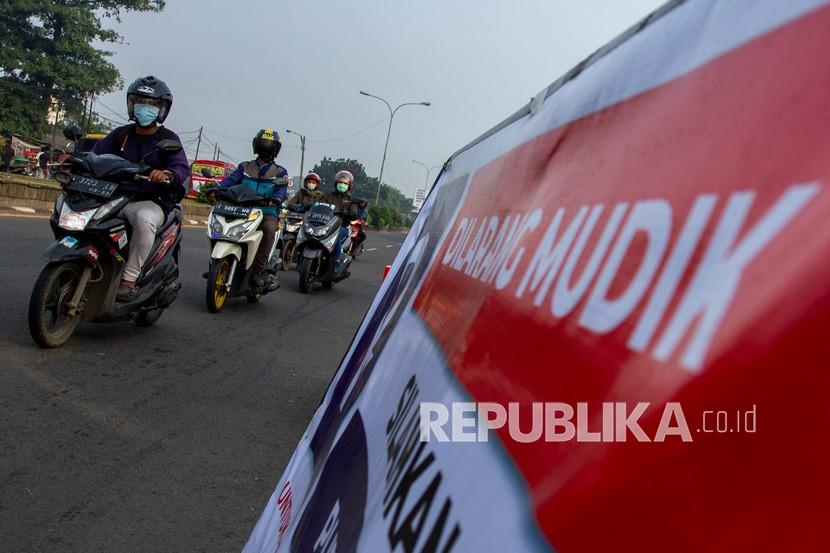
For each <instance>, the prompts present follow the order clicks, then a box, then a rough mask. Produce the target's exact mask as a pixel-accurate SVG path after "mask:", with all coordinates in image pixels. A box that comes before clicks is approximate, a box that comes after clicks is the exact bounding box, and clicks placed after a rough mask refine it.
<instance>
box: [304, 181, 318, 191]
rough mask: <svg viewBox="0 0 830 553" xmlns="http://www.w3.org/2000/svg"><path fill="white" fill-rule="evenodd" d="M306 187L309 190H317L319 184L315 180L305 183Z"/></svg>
mask: <svg viewBox="0 0 830 553" xmlns="http://www.w3.org/2000/svg"><path fill="white" fill-rule="evenodd" d="M305 187H306V189H307V190H317V183H316V182H314V181H313V180H310V181H308V182H306V183H305Z"/></svg>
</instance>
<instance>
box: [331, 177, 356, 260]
mask: <svg viewBox="0 0 830 553" xmlns="http://www.w3.org/2000/svg"><path fill="white" fill-rule="evenodd" d="M352 188H354V176H353V175H352V174H351V173H350V172H349V171H338V172H337V174H335V175H334V192H329V193H328V194H326V196H325V197H324V198H323V201H324V202H326V203H329V204H332V205H334V207H335V209H338V210H340V211H341V215H340V217H341V219H343V222H344V224H343V225H342V226H341V227H340V232H339V233H338V235H337V243H336V244H335V246H334V249H335V254H334V258H335V260H336V264H335V266H334V272H335V273H338V272H340V261H341V259H342V257H343V241H344V240H345V239H346V237H347V236H348V235H349V221H352V220H353V219H355V218H357V217H358V216H359V209H360V208H359V205H358V203H357V202H355V201H353V200H352V196H351V194H349V191H350V190H351V189H352Z"/></svg>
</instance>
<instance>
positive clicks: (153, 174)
mask: <svg viewBox="0 0 830 553" xmlns="http://www.w3.org/2000/svg"><path fill="white" fill-rule="evenodd" d="M171 176H172V174H171V173H170V171H159V170H158V169H153V170H152V171H150V175H149V176H148V180H149V181H150V182H154V183H157V184H169V183H170V177H171Z"/></svg>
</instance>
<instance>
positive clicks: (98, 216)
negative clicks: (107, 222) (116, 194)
mask: <svg viewBox="0 0 830 553" xmlns="http://www.w3.org/2000/svg"><path fill="white" fill-rule="evenodd" d="M126 202H127V198H124V197H121V198H115V199H114V200H112V201H109V202H107V203H105V204H104V205H102V206H101V207H99V208H98V210H97V211H96V212H95V216H94V217H93V218H92V220H93V221H100V220H102V219H104V218H106V217H107V216H108V215H109V214H110V213H112V212H113V211H115V210H116V209H120V208H121V206H122V205H124V204H125V203H126Z"/></svg>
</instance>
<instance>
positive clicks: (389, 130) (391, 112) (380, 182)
mask: <svg viewBox="0 0 830 553" xmlns="http://www.w3.org/2000/svg"><path fill="white" fill-rule="evenodd" d="M360 93H361V94H362V95H364V96H368V97H370V98H375V99H377V100H380V101H381V102H383V103H384V104H386V107H387V108H389V127H388V128H387V129H386V143H385V144H384V145H383V159H381V161H380V174H379V175H378V191H377V194H375V205H378V204H379V203H380V187H381V186H383V166H384V165H385V164H386V150H387V148H388V147H389V135H390V134H392V120H393V119H394V118H395V113H397V111H398V110H399V109H401V108H402V107H404V106H429V105H430V103H429V102H404V103H403V104H400V105H399V106H397V107H396V108H395V109H392V106H391V105H389V102H387V101H386V100H384V99H383V98H381V97H380V96H375V95H374V94H369V93H368V92H366V91H365V90H361V91H360ZM427 176H429V175H427Z"/></svg>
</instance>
